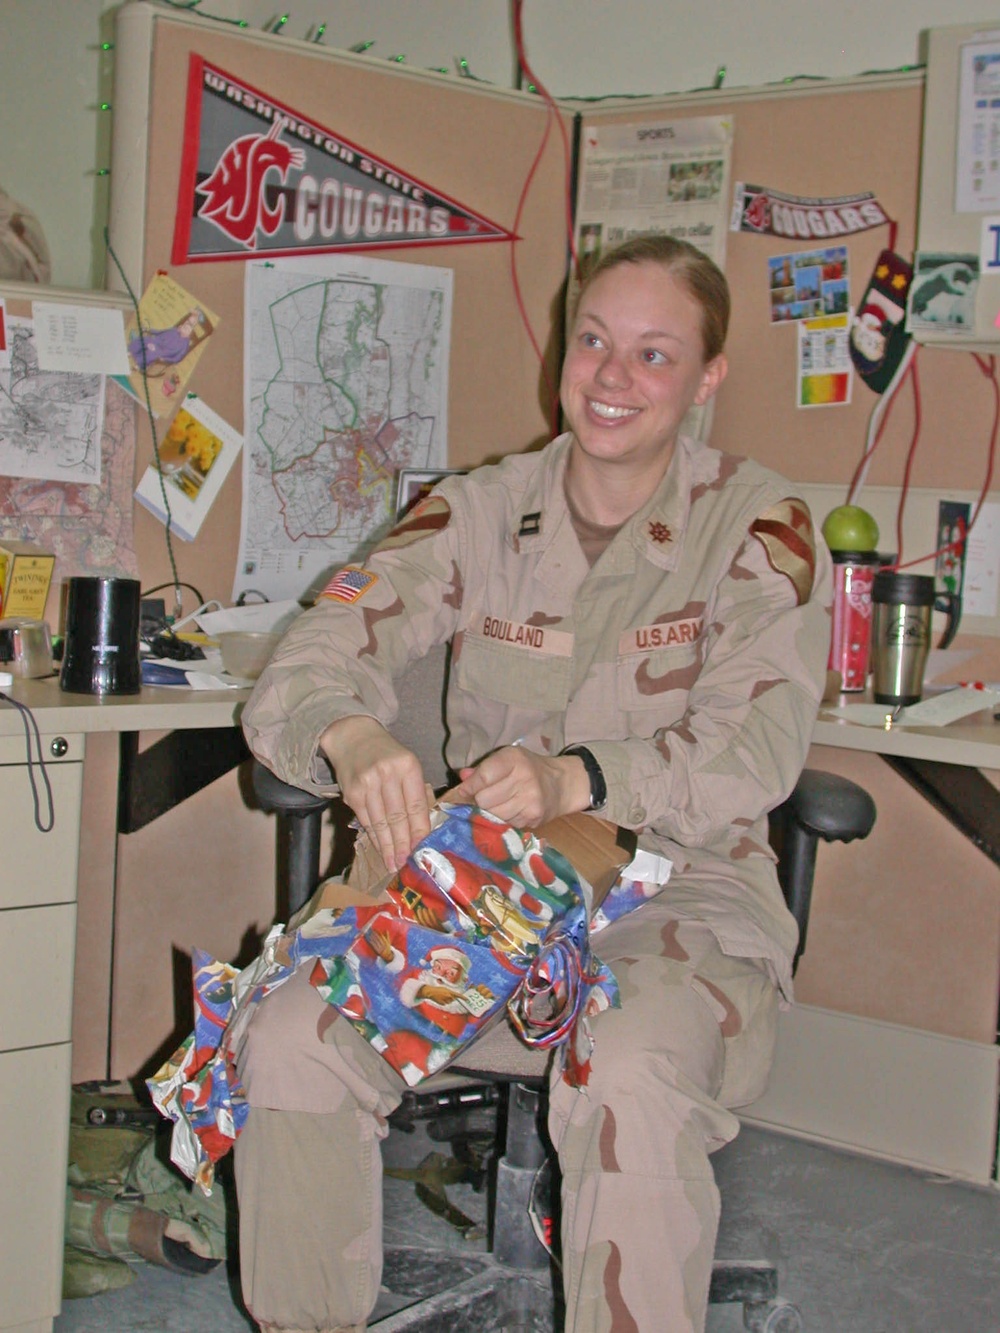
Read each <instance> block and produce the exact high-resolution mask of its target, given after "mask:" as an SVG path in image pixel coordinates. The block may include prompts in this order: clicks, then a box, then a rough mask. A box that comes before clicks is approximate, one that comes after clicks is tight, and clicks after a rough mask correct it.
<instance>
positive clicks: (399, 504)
mask: <svg viewBox="0 0 1000 1333" xmlns="http://www.w3.org/2000/svg"><path fill="white" fill-rule="evenodd" d="M467 471H468V469H467V468H464V467H445V468H436V469H431V470H421V469H419V468H400V470H399V471H398V472H397V473H396V521H397V522H398V521H399V520H400V519H401V518H402V517H403V515H404V514H406V513H408V512H409V510H411V509H412V508H413V506H414V505H415V504H417V503H418V502H419V501H420V500H423V499H424V498H425V497H426V496H428V495H430V493H431V491H432V490H433V489H434V487H435V486H436V485H437V484H438V482H439V481H440V480H441V479H442V478H443V477H460V476H462V475H463V474H464V473H465V472H467Z"/></svg>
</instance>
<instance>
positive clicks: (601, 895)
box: [535, 814, 639, 909]
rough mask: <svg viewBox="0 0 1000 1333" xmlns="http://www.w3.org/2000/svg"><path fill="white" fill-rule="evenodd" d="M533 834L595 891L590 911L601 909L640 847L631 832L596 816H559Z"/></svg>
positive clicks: (635, 835)
mask: <svg viewBox="0 0 1000 1333" xmlns="http://www.w3.org/2000/svg"><path fill="white" fill-rule="evenodd" d="M535 832H536V833H537V835H538V837H539V838H542V839H544V841H545V842H547V843H548V844H549V846H550V847H554V848H555V849H556V851H557V852H562V854H563V856H565V858H566V860H567V861H568V862H569V863H570V865H571V866H572V867H573V869H574V870H575V871H576V872H577V874H579V875H582V876H583V878H584V879H585V880H586V881H587V883H588V884H589V885H590V886H591V888H592V889H593V890H594V901H593V903H592V904H591V909H593V908H595V907H600V905H601V903H602V902H603V901H604V899H605V898H606V897H607V895H608V891H609V890H610V888H611V886H612V885H613V884H614V882H615V880H616V879H617V878H618V876H619V875H620V874H621V872H622V871H623V870H624V869H625V867H626V866H627V865H628V864H629V862H630V861H631V860H632V858H633V857H634V856H635V853H636V849H637V847H638V845H639V839H638V835H637V834H636V832H635V831H634V830H633V829H625V828H621V826H620V825H618V824H612V823H611V822H610V821H609V820H607V819H601V818H600V817H599V816H597V815H589V814H578V815H560V816H559V818H558V819H551V820H549V822H548V823H547V824H542V826H541V827H540V828H538V829H536V830H535Z"/></svg>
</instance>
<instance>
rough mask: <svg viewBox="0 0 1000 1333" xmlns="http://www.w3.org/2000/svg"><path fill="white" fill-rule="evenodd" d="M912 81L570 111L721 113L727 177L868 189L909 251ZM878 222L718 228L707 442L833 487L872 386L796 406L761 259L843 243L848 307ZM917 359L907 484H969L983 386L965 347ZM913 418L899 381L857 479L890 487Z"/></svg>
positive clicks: (915, 102)
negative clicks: (829, 401) (718, 370)
mask: <svg viewBox="0 0 1000 1333" xmlns="http://www.w3.org/2000/svg"><path fill="white" fill-rule="evenodd" d="M923 87H924V81H923V77H922V75H920V74H896V75H886V76H871V77H870V78H868V79H854V80H844V81H823V82H817V83H807V84H805V85H804V86H802V85H777V86H775V87H774V88H757V89H747V90H737V91H734V92H729V93H725V94H722V93H700V94H695V95H689V96H686V97H677V98H674V97H667V98H662V99H654V100H647V99H644V100H643V101H641V102H638V103H637V102H635V101H631V102H627V103H625V102H622V103H621V104H620V105H610V104H609V103H608V102H600V103H597V104H595V105H594V106H592V107H587V106H581V107H580V110H581V112H582V115H583V124H584V127H585V126H586V125H587V123H588V122H589V121H591V120H593V121H596V122H597V123H598V124H601V123H606V122H607V121H609V120H611V121H621V122H623V123H624V122H629V123H634V122H643V123H646V124H649V125H654V124H662V123H666V122H669V121H670V120H671V119H674V118H679V117H689V116H718V115H725V116H728V117H730V118H731V119H732V122H733V160H732V171H731V175H732V179H733V180H734V181H743V182H746V183H754V184H756V185H759V186H762V187H769V188H770V189H772V190H777V191H782V192H784V193H786V194H790V195H796V196H800V197H806V198H812V197H822V198H840V197H844V196H850V195H855V194H860V193H863V192H871V193H872V194H874V196H875V197H876V199H877V200H878V202H879V203H880V204H881V206H882V208H883V210H884V212H885V213H886V214H887V215H888V217H889V218H890V219H892V220H894V221H895V222H896V223H897V236H896V251H897V253H899V254H900V255H901V256H903V257H904V258H907V259H911V258H912V256H913V251H914V245H915V240H916V220H917V195H918V182H919V176H920V157H921V117H922V103H923ZM583 133H584V134H585V133H586V130H585V128H584V131H583ZM888 233H889V228H888V227H887V226H885V225H882V226H878V227H875V228H873V229H871V230H865V231H860V232H857V233H855V234H853V235H849V236H846V237H844V238H841V237H832V238H831V240H830V241H829V242H821V241H816V240H812V241H805V240H801V239H798V238H796V239H792V240H789V239H787V238H783V237H778V236H772V235H755V234H751V233H748V232H742V231H741V232H730V233H729V236H728V238H727V244H726V263H725V268H726V274H727V277H728V279H729V282H730V286H731V288H732V294H733V317H732V323H731V328H730V336H729V342H728V348H727V351H728V357H729V376H728V378H727V380H726V382H725V383H724V385H723V386H722V389H721V391H720V393H719V395H718V398H717V402H716V406H715V412H714V421H713V425H712V434H711V439H712V443H713V444H715V445H717V446H718V447H720V448H724V449H727V450H731V451H732V452H734V453H739V454H748V455H750V456H751V457H753V458H756V459H757V460H758V461H760V462H762V463H764V464H766V465H767V466H769V467H773V468H775V469H776V470H778V471H779V472H782V473H784V474H785V475H786V476H788V477H791V478H792V479H793V480H798V481H801V482H805V483H817V484H822V483H837V484H842V485H843V486H844V488H845V490H846V487H847V485H848V484H849V482H850V479H851V477H852V475H853V473H854V470H855V467H856V465H857V462H858V460H859V458H860V456H861V453H862V451H863V448H864V442H865V435H866V430H867V426H868V421H869V417H870V415H871V413H872V409H873V407H874V406H875V405H876V403H877V401H878V398H877V395H876V394H874V393H873V392H872V391H871V390H870V389H869V388H868V387H867V385H865V384H864V383H863V382H861V381H860V380H859V379H858V378H857V377H855V381H854V385H853V390H852V397H851V402H850V403H849V404H847V405H844V406H836V407H833V406H831V407H811V408H797V407H796V405H795V399H796V372H795V364H796V358H795V342H796V337H797V334H796V329H795V327H794V326H793V325H792V324H790V323H787V324H773V323H772V322H771V318H770V294H769V286H768V276H767V265H768V260H769V259H770V258H771V257H773V256H778V255H782V254H786V253H789V252H795V251H799V250H803V249H806V248H815V247H816V246H817V245H820V244H825V243H830V244H832V243H834V242H836V243H838V244H840V243H843V244H844V245H846V248H847V252H848V265H849V270H848V272H849V294H850V301H851V305H852V306H857V304H858V301H859V299H860V298H861V296H862V295H863V293H864V291H865V287H866V286H867V283H868V281H869V279H870V277H871V274H872V270H873V268H874V265H875V261H876V259H877V258H878V255H879V253H880V251H881V250H882V249H883V248H884V247H885V246H887V244H888ZM918 366H919V377H920V389H921V432H920V444H919V445H918V447H917V450H916V454H915V458H914V466H913V469H912V474H911V477H910V484H911V485H912V486H913V487H915V488H920V487H923V488H929V489H932V490H942V489H948V488H953V489H968V490H971V491H973V492H974V493H978V490H979V488H980V486H981V484H982V481H983V477H984V473H985V464H986V456H987V447H988V443H989V433H990V426H991V423H992V415H993V397H992V389H991V387H990V385H989V383H988V382H987V381H986V380H985V379H984V377H983V375H982V374H981V373H980V371H979V370H978V369H977V367H976V365H975V363H974V361H973V359H972V357H971V356H970V355H968V354H967V353H963V352H958V351H951V350H948V351H943V350H942V351H939V350H937V349H930V348H923V349H921V351H920V353H919V356H918ZM914 422H915V410H914V403H913V398H912V395H911V392H910V389H909V386H908V385H904V386H903V388H902V389H901V391H900V393H899V395H898V398H897V400H896V402H895V404H894V406H893V409H892V411H891V413H890V414H889V420H888V424H887V426H886V428H885V434H884V437H883V440H882V442H881V443H880V445H879V447H878V449H877V450H876V452H875V454H874V456H873V458H872V460H871V466H870V471H869V474H868V483H869V484H870V485H873V486H886V487H899V486H900V485H901V483H902V480H903V469H904V464H905V457H906V453H907V450H908V448H909V445H910V440H911V438H912V433H913V427H914ZM836 502H838V503H839V501H836Z"/></svg>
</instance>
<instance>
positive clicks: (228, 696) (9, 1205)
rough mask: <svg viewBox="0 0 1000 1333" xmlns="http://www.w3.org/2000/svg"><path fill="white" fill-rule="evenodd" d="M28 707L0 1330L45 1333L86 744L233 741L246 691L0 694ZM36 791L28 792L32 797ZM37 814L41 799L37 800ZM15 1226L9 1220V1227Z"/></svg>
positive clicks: (9, 860)
mask: <svg viewBox="0 0 1000 1333" xmlns="http://www.w3.org/2000/svg"><path fill="white" fill-rule="evenodd" d="M8 693H10V694H11V696H12V697H13V698H15V699H16V700H18V701H19V702H21V703H24V704H27V705H28V707H30V708H31V709H32V711H33V712H34V714H35V717H36V719H37V722H38V726H39V730H40V732H41V735H42V754H43V756H44V759H45V763H46V768H47V770H48V774H49V779H50V782H51V785H52V796H53V806H54V810H55V824H54V827H53V829H52V831H51V832H50V833H41V832H39V831H38V830H37V829H36V827H35V822H34V805H33V798H32V793H31V788H30V785H29V782H28V771H27V764H26V750H25V739H24V724H23V720H22V715H21V713H20V712H19V711H18V710H16V709H14V708H11V707H10V706H9V705H3V706H0V846H2V847H3V853H4V858H5V866H4V873H3V875H2V876H0V1213H2V1215H3V1217H4V1218H6V1219H7V1221H6V1225H5V1227H4V1235H3V1240H2V1243H0V1293H2V1294H0V1328H11V1329H13V1328H16V1329H18V1330H19V1333H51V1329H52V1320H53V1318H54V1316H55V1315H56V1314H57V1313H58V1311H59V1308H60V1303H61V1287H62V1257H63V1218H64V1201H65V1193H66V1147H67V1140H68V1133H69V1089H70V1033H71V1021H72V996H73V969H74V962H75V954H76V901H77V870H78V849H79V840H80V806H81V795H82V780H83V761H84V756H85V751H86V743H87V737H88V736H92V735H94V734H95V733H98V732H114V733H118V734H119V735H122V736H131V735H135V734H136V733H138V732H139V731H146V730H156V731H159V730H166V731H168V732H171V733H175V734H176V733H179V732H189V733H191V734H192V735H193V734H194V733H195V732H197V731H200V730H201V729H204V728H213V729H224V731H226V732H233V734H234V735H235V732H234V731H233V729H234V722H235V721H236V719H237V716H238V710H239V708H240V706H241V704H242V702H243V701H244V700H245V699H246V696H247V692H246V691H231V690H229V691H212V692H208V691H206V692H198V691H190V690H184V691H181V690H166V689H150V688H144V689H143V690H142V691H141V692H140V693H139V694H137V695H129V696H119V697H113V698H112V697H108V698H103V699H97V698H94V697H91V696H89V695H71V694H63V693H62V692H61V691H60V690H59V687H58V683H57V681H56V680H55V679H47V680H38V681H17V682H16V683H15V685H14V686H13V687H12V689H11V690H9V691H8ZM40 785H41V784H40V783H39V786H40ZM42 805H43V816H44V807H45V797H44V794H42ZM15 1219H16V1221H15Z"/></svg>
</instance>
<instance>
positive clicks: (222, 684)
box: [142, 648, 253, 690]
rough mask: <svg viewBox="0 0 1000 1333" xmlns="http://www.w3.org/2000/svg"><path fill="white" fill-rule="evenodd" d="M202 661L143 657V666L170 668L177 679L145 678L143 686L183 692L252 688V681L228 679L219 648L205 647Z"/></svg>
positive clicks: (237, 678) (230, 677)
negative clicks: (250, 686) (248, 686)
mask: <svg viewBox="0 0 1000 1333" xmlns="http://www.w3.org/2000/svg"><path fill="white" fill-rule="evenodd" d="M204 652H205V656H204V658H203V659H195V660H194V661H190V662H182V661H178V660H177V659H176V658H173V657H144V658H143V659H142V665H143V667H144V668H145V667H146V666H147V665H148V666H151V667H157V666H161V667H168V668H169V669H170V673H171V674H175V675H176V677H177V679H176V680H149V679H147V678H146V673H145V672H144V675H143V684H144V685H155V686H156V687H157V688H158V689H173V690H176V689H182V690H240V689H243V688H244V687H245V686H247V685H252V684H253V681H252V680H243V679H241V678H240V677H237V676H229V675H227V674H226V673H225V672H224V671H223V669H222V654H221V653H220V652H219V650H218V648H206V649H205V650H204Z"/></svg>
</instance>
